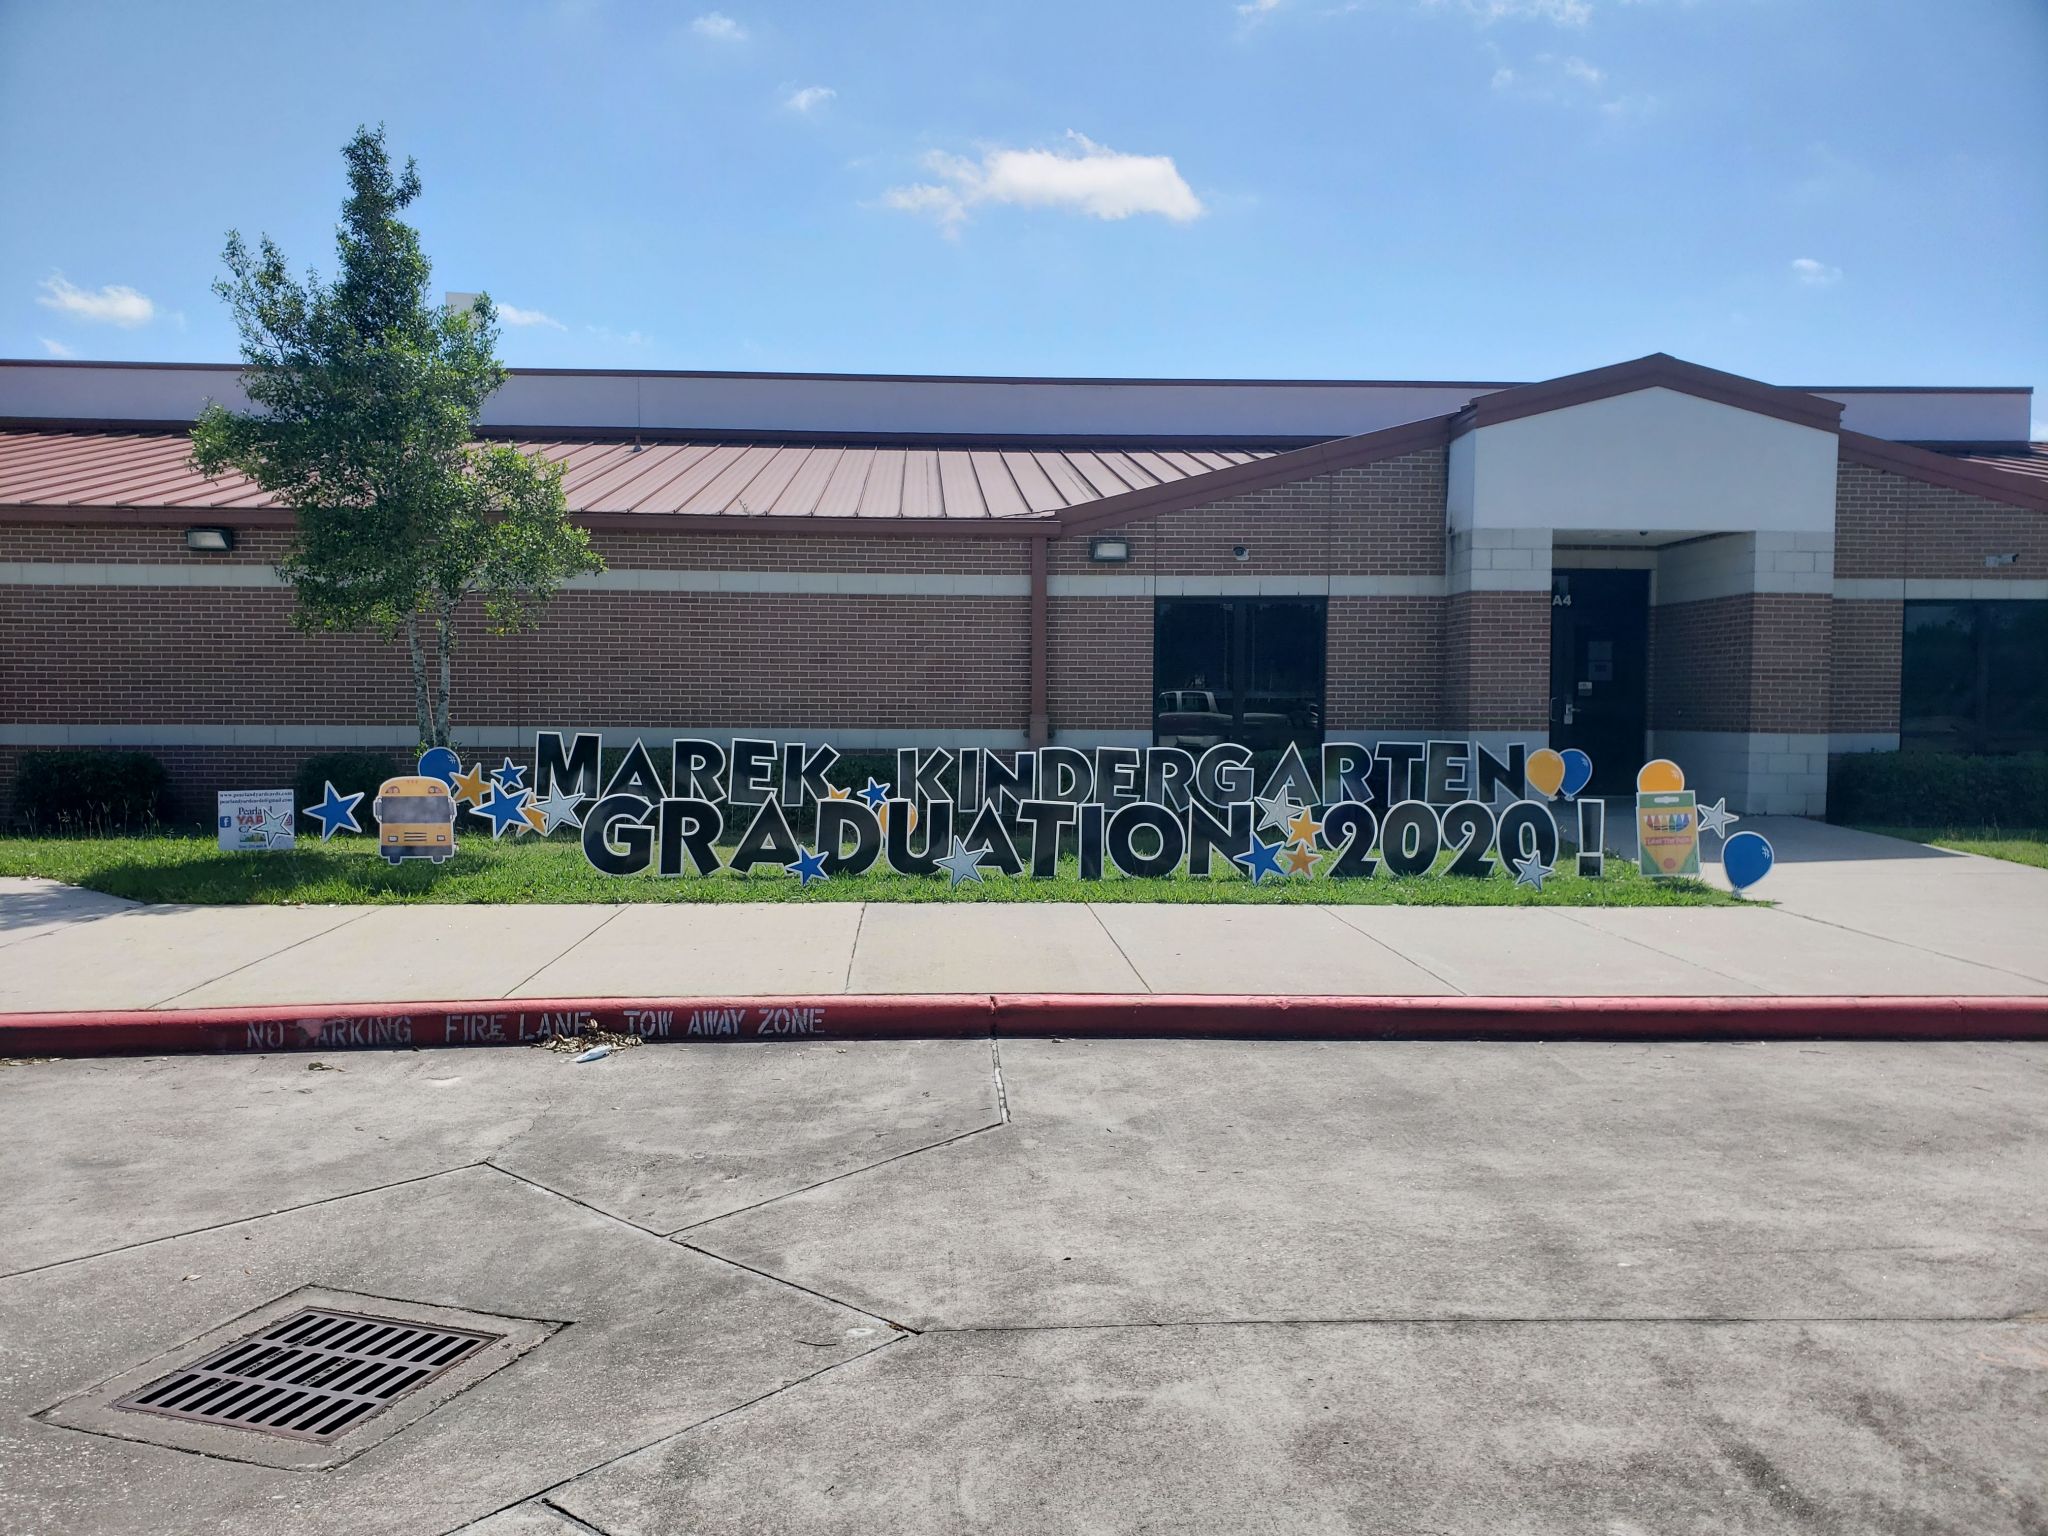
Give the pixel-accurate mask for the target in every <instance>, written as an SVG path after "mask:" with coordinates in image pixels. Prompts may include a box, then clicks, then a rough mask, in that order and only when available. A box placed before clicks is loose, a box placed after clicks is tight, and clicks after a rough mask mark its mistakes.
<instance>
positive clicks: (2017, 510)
mask: <svg viewBox="0 0 2048 1536" xmlns="http://www.w3.org/2000/svg"><path fill="white" fill-rule="evenodd" d="M1990 554H2017V555H2018V556H2019V560H2018V561H2017V562H2016V563H2014V564H2012V565H2006V566H1995V567H1989V568H1987V567H1986V566H1985V564H1984V557H1985V556H1986V555H1990ZM1835 575H1836V577H1837V578H1838V579H1858V578H1861V579H1869V578H1873V577H1892V578H1898V577H1907V578H1915V579H1919V580H1953V579H1958V578H1962V579H1968V580H1982V579H1985V578H1987V577H1990V578H2006V579H2025V578H2028V577H2031V578H2032V579H2033V580H2036V581H2039V580H2040V579H2041V578H2042V577H2043V576H2048V513H2042V512H2039V511H2036V510H2034V509H2033V508H2030V507H2012V506H2007V505H2006V504H2005V503H2003V502H1997V501H1987V500H1986V499H1985V498H1984V497H1982V496H1971V495H1968V494H1967V493H1965V492H1962V491H1952V490H1949V489H1947V488H1945V487H1943V486H1938V485H1927V484H1925V483H1923V482H1922V481H1919V480H1909V479H1907V478H1906V477H1905V476H1904V475H1897V474H1893V473H1892V472H1891V471H1889V470H1882V469H1872V468H1870V467H1869V466H1868V465H1864V464H1849V463H1844V464H1842V465H1841V466H1840V468H1839V471H1838V473H1837V477H1836V481H1835Z"/></svg>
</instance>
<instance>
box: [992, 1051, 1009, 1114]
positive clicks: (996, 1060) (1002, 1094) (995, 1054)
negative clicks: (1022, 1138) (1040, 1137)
mask: <svg viewBox="0 0 2048 1536" xmlns="http://www.w3.org/2000/svg"><path fill="white" fill-rule="evenodd" d="M988 1063H989V1071H990V1072H991V1073H992V1074H994V1077H995V1084H996V1110H997V1112H998V1113H999V1114H1001V1115H1002V1117H1003V1122H1002V1123H1003V1124H1004V1125H1008V1124H1009V1123H1010V1089H1009V1085H1008V1084H1007V1083H1005V1082H1004V1081H1003V1042H1002V1041H1001V1040H999V1039H997V1038H996V1037H995V1036H994V1035H993V1034H991V1035H990V1036H989V1037H988Z"/></svg>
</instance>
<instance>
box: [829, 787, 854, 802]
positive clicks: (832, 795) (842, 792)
mask: <svg viewBox="0 0 2048 1536" xmlns="http://www.w3.org/2000/svg"><path fill="white" fill-rule="evenodd" d="M852 793H853V791H852V790H850V789H841V788H840V787H839V786H838V785H837V784H827V785H826V786H825V798H826V799H827V800H844V799H846V798H847V797H849V796H850V795H852Z"/></svg>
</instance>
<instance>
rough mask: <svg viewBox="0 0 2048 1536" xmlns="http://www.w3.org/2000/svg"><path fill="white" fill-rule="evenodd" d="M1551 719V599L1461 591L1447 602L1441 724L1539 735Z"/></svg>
mask: <svg viewBox="0 0 2048 1536" xmlns="http://www.w3.org/2000/svg"><path fill="white" fill-rule="evenodd" d="M1549 716H1550V594H1549V593H1548V592H1460V593H1457V594H1455V595H1453V596H1452V597H1450V598H1449V599H1447V600H1446V603H1445V615H1444V721H1443V723H1444V724H1445V725H1447V726H1450V727H1452V728H1453V729H1462V730H1470V731H1522V730H1529V731H1540V730H1545V729H1547V728H1548V726H1549Z"/></svg>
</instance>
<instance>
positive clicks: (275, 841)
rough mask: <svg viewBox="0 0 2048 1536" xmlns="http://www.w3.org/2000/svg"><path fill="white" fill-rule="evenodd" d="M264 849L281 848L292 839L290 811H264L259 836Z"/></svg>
mask: <svg viewBox="0 0 2048 1536" xmlns="http://www.w3.org/2000/svg"><path fill="white" fill-rule="evenodd" d="M260 835H261V836H262V838H263V846H264V847H266V848H281V847H283V846H284V845H285V844H286V843H287V842H291V841H293V838H292V813H291V812H290V811H265V812H264V813H263V827H262V830H261V834H260Z"/></svg>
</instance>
